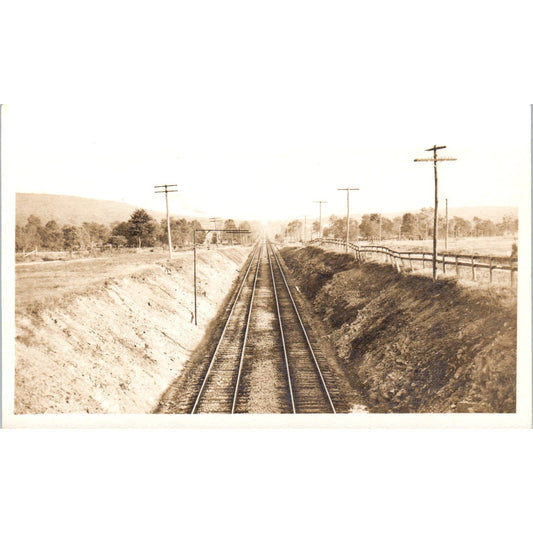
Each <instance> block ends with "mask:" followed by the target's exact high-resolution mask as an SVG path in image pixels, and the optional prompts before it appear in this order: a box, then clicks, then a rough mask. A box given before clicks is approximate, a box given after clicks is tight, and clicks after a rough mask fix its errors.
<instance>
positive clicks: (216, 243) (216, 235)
mask: <svg viewBox="0 0 533 533" xmlns="http://www.w3.org/2000/svg"><path fill="white" fill-rule="evenodd" d="M218 220H222V219H221V218H220V217H211V218H210V219H209V222H214V224H215V239H216V242H215V245H216V246H217V247H218V230H217V221H218Z"/></svg>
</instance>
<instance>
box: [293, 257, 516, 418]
mask: <svg viewBox="0 0 533 533" xmlns="http://www.w3.org/2000/svg"><path fill="white" fill-rule="evenodd" d="M284 255H285V259H286V262H287V264H288V265H289V266H290V267H291V268H292V270H293V272H294V274H295V276H296V277H297V278H298V282H299V286H300V289H301V290H302V291H303V292H304V293H305V294H306V296H307V297H308V298H309V299H310V300H311V301H312V303H313V304H314V306H315V309H316V310H317V312H318V313H319V314H321V316H322V318H323V320H324V322H325V324H326V326H327V327H328V329H329V331H330V333H331V339H332V340H333V342H334V343H335V344H336V346H337V349H338V355H339V356H340V357H341V358H342V359H343V360H344V361H345V365H346V367H347V371H348V374H349V376H350V379H351V380H352V383H353V385H354V386H355V387H357V389H359V391H360V392H361V393H362V394H363V396H364V398H365V400H366V403H367V406H368V407H369V409H370V410H371V411H372V412H513V411H514V410H515V381H516V301H515V298H514V296H513V295H512V294H509V292H507V291H505V290H501V289H500V290H499V292H498V293H496V292H489V291H487V290H486V289H483V290H474V289H465V288H461V287H458V286H457V285H456V284H455V283H454V282H453V281H450V280H448V281H442V282H437V283H436V284H433V283H432V282H431V280H430V279H427V278H424V277H418V276H415V275H408V276H406V275H401V274H398V273H397V272H396V271H394V270H393V269H392V268H391V267H390V266H386V265H375V264H356V263H354V262H353V260H352V259H351V258H349V257H348V256H345V255H343V254H336V253H331V252H330V253H328V252H324V251H323V250H319V249H317V248H307V249H299V250H292V251H285V254H284Z"/></svg>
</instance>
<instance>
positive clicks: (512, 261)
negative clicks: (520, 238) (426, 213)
mask: <svg viewBox="0 0 533 533" xmlns="http://www.w3.org/2000/svg"><path fill="white" fill-rule="evenodd" d="M309 244H332V245H335V246H340V247H342V248H346V241H343V240H340V239H315V240H313V241H311V242H310V243H309ZM348 247H349V248H350V249H351V250H352V252H353V253H354V255H355V257H356V258H357V259H358V260H365V259H367V260H368V259H370V260H371V259H372V258H373V255H374V254H377V255H378V256H382V257H385V258H386V259H388V260H389V261H390V263H391V264H393V265H394V266H395V267H396V268H397V269H398V270H401V268H402V267H405V266H406V265H407V266H408V267H410V268H411V270H414V269H415V265H417V266H419V265H421V266H422V268H426V266H427V267H428V268H429V267H431V266H432V264H433V253H432V252H398V251H396V250H392V249H390V248H387V247H386V246H374V245H369V246H361V245H358V244H354V243H348ZM460 267H462V268H463V271H464V269H465V268H466V269H468V271H469V272H470V276H471V279H472V280H473V281H476V279H477V276H478V274H477V271H478V270H481V271H485V272H486V273H487V274H488V281H489V283H492V282H493V278H494V272H495V271H502V272H505V271H507V272H509V280H510V283H511V287H513V286H514V285H515V284H516V272H517V270H518V261H517V259H516V258H512V257H494V256H485V255H456V254H450V253H437V268H438V269H439V268H440V270H441V271H442V272H443V273H444V274H447V273H448V274H451V273H455V275H456V276H457V277H458V278H459V277H460Z"/></svg>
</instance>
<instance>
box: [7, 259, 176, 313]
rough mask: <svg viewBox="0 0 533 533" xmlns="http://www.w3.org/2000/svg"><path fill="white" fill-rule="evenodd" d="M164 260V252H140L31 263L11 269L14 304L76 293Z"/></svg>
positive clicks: (20, 305) (17, 307)
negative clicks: (13, 276)
mask: <svg viewBox="0 0 533 533" xmlns="http://www.w3.org/2000/svg"><path fill="white" fill-rule="evenodd" d="M167 259H168V252H163V251H159V252H152V253H150V252H149V251H141V252H138V253H136V252H133V251H132V253H127V254H118V255H109V256H103V257H97V258H86V259H73V260H71V261H35V262H30V263H18V264H17V265H16V267H15V302H16V309H17V310H19V309H21V308H23V307H25V306H27V305H28V304H29V303H33V302H41V303H44V302H47V301H49V300H50V299H57V298H61V297H63V296H65V295H69V294H72V293H79V292H82V291H83V290H85V289H88V288H90V287H92V286H94V285H96V284H98V283H103V282H105V280H106V279H111V278H116V277H123V276H128V275H131V274H135V273H137V272H140V271H142V270H144V269H146V268H148V267H150V266H153V265H155V264H157V263H161V262H163V261H165V260H167Z"/></svg>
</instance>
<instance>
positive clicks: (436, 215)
mask: <svg viewBox="0 0 533 533" xmlns="http://www.w3.org/2000/svg"><path fill="white" fill-rule="evenodd" d="M444 148H446V146H437V145H436V144H434V145H433V147H432V148H427V149H426V150H425V151H426V152H433V157H431V158H429V157H428V158H423V159H415V160H414V161H415V163H422V162H428V161H432V162H433V170H434V175H435V210H434V212H433V281H435V280H436V279H437V233H438V227H437V224H438V218H437V217H438V208H439V182H438V177H437V163H438V162H440V161H457V159H456V158H455V157H441V158H438V157H437V150H442V149H444Z"/></svg>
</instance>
